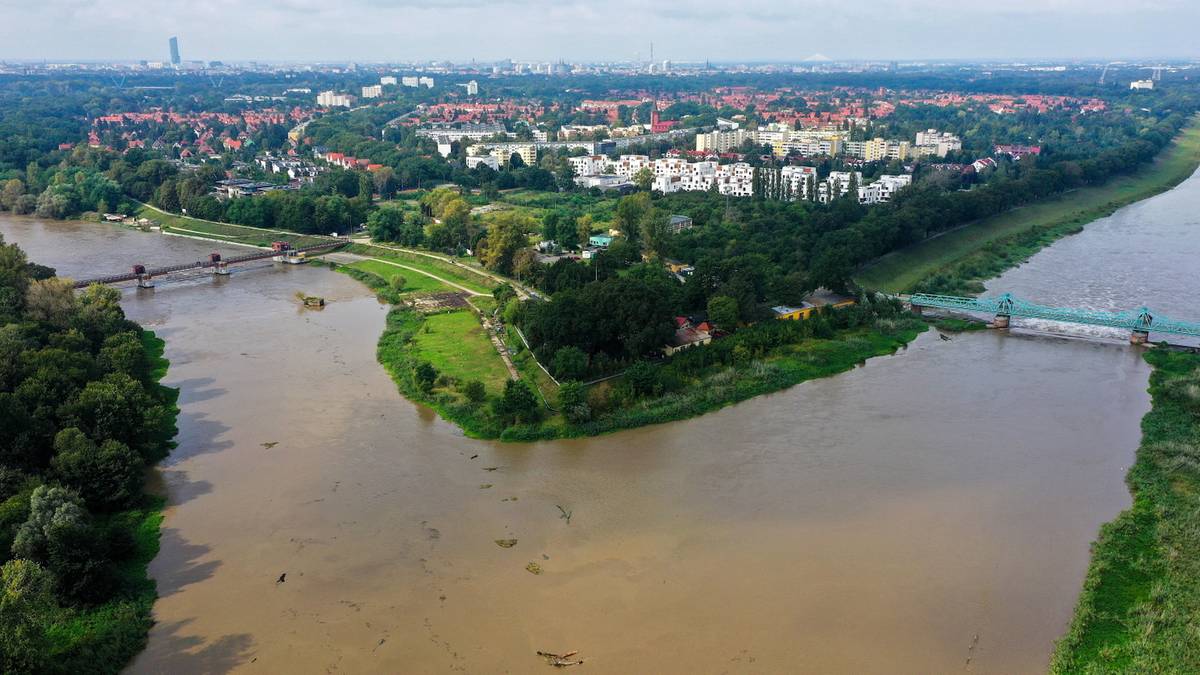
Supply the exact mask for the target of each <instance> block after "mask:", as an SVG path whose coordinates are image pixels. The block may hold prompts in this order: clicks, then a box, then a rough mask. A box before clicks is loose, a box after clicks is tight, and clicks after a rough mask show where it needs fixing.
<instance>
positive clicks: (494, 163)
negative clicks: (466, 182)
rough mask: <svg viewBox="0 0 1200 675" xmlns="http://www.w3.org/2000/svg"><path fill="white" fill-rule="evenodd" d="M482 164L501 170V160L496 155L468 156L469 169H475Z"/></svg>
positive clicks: (494, 169)
mask: <svg viewBox="0 0 1200 675" xmlns="http://www.w3.org/2000/svg"><path fill="white" fill-rule="evenodd" d="M480 164H482V165H484V166H489V167H491V168H492V170H493V171H499V170H500V160H499V159H497V158H496V157H495V156H494V155H472V156H470V157H468V158H467V168H468V169H474V168H475V167H477V166H479V165H480Z"/></svg>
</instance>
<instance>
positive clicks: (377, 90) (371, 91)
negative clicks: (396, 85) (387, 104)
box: [362, 84, 383, 98]
mask: <svg viewBox="0 0 1200 675" xmlns="http://www.w3.org/2000/svg"><path fill="white" fill-rule="evenodd" d="M380 96H383V85H380V84H372V85H370V86H367V87H363V88H362V97H363V98H379V97H380Z"/></svg>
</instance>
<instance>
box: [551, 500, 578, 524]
mask: <svg viewBox="0 0 1200 675" xmlns="http://www.w3.org/2000/svg"><path fill="white" fill-rule="evenodd" d="M555 506H558V504H555ZM573 514H574V512H573V511H568V510H566V509H564V508H563V507H561V506H558V517H559V518H562V519H563V520H565V521H567V524H568V525H570V524H571V516H572V515H573Z"/></svg>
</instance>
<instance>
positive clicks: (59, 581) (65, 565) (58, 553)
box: [12, 485, 114, 602]
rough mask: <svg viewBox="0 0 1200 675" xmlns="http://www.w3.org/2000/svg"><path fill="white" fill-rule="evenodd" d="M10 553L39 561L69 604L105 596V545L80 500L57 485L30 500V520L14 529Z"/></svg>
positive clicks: (108, 582) (109, 577) (108, 581)
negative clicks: (14, 534) (72, 601)
mask: <svg viewBox="0 0 1200 675" xmlns="http://www.w3.org/2000/svg"><path fill="white" fill-rule="evenodd" d="M12 551H13V555H15V556H17V557H19V558H27V559H29V560H33V561H35V562H39V563H42V564H43V565H44V566H45V567H46V569H47V570H49V571H50V573H51V574H52V575H54V581H55V585H56V586H57V589H58V592H59V593H60V594H61V595H63V596H65V597H67V598H69V599H71V600H74V601H78V602H94V601H97V600H100V599H102V598H105V597H106V596H107V595H108V593H109V592H110V591H111V589H112V585H113V582H114V577H113V570H112V563H111V561H110V560H109V558H108V549H107V546H106V544H105V542H104V540H103V539H102V537H101V536H100V533H99V532H98V531H97V530H96V528H95V527H94V526H93V524H92V522H91V519H90V518H89V517H88V514H87V511H85V510H84V509H83V505H82V500H81V499H80V498H79V496H78V495H77V494H75V493H74V492H71V491H70V490H67V489H66V488H61V487H48V486H45V485H42V486H39V487H38V488H37V489H35V490H34V491H33V496H32V497H30V500H29V520H27V521H25V523H24V524H23V525H21V528H20V529H19V530H17V536H16V538H15V539H14V540H13V546H12Z"/></svg>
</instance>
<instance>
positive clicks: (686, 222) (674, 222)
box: [667, 215, 695, 234]
mask: <svg viewBox="0 0 1200 675" xmlns="http://www.w3.org/2000/svg"><path fill="white" fill-rule="evenodd" d="M667 224H668V225H669V226H670V228H671V232H672V233H674V234H679V233H680V232H683V231H684V230H690V229H692V227H694V226H695V224H694V223H693V222H692V219H691V218H690V217H688V216H681V215H673V216H671V218H670V220H668V221H667Z"/></svg>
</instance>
